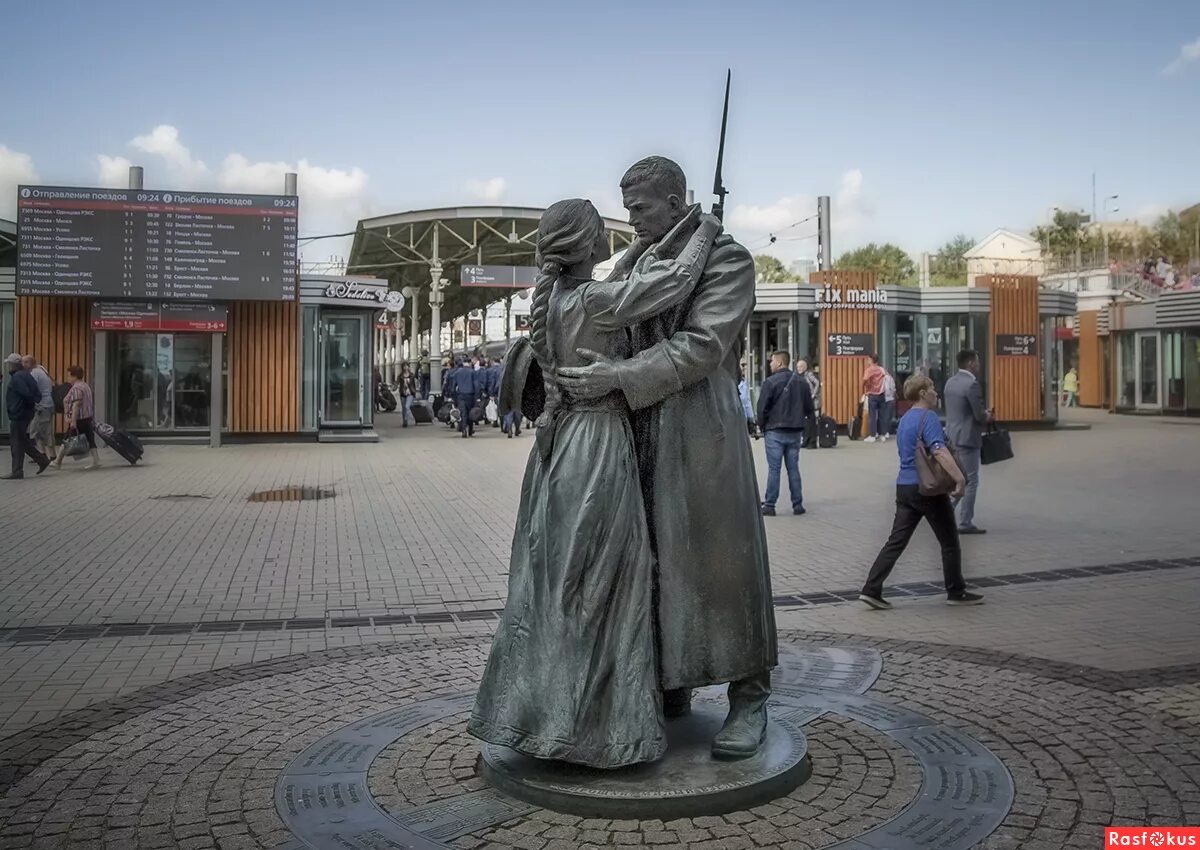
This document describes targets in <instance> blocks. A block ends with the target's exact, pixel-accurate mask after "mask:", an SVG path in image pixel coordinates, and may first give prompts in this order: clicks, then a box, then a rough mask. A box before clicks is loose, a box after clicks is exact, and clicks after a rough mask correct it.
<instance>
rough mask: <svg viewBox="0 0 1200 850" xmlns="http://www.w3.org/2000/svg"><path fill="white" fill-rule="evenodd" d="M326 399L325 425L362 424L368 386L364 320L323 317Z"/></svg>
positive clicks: (344, 316) (332, 314) (351, 317)
mask: <svg viewBox="0 0 1200 850" xmlns="http://www.w3.org/2000/svg"><path fill="white" fill-rule="evenodd" d="M323 321H324V325H325V327H324V332H323V337H324V339H323V344H324V347H325V357H324V361H325V362H324V366H325V381H324V383H325V397H324V407H323V411H324V412H323V415H322V421H323V422H362V420H363V415H362V403H363V396H362V393H363V390H364V385H365V386H369V383H367V378H366V376H365V375H364V372H363V362H362V348H363V317H362V316H360V315H352V314H346V315H342V314H337V313H327V314H325V315H324V317H323Z"/></svg>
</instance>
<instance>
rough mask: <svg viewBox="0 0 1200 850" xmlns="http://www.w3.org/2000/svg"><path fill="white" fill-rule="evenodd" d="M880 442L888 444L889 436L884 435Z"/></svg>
mask: <svg viewBox="0 0 1200 850" xmlns="http://www.w3.org/2000/svg"><path fill="white" fill-rule="evenodd" d="M879 442H881V443H886V442H887V434H884V435H883V436H882V437H880V438H879Z"/></svg>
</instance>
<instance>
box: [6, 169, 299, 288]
mask: <svg viewBox="0 0 1200 850" xmlns="http://www.w3.org/2000/svg"><path fill="white" fill-rule="evenodd" d="M17 207H18V218H17V251H18V253H17V294H18V295H78V296H86V297H93V298H97V297H99V298H130V299H141V300H145V299H154V298H163V299H170V300H172V301H237V300H242V301H294V300H296V274H297V266H296V222H297V213H298V211H299V204H298V199H297V198H296V197H295V196H291V195H227V194H217V193H213V192H160V191H153V190H143V189H77V188H71V187H65V186H19V187H17Z"/></svg>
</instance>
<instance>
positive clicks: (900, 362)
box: [892, 313, 916, 387]
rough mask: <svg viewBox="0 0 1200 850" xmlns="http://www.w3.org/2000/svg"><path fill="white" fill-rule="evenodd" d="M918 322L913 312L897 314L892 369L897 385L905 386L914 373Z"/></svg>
mask: <svg viewBox="0 0 1200 850" xmlns="http://www.w3.org/2000/svg"><path fill="white" fill-rule="evenodd" d="M915 333H916V322H915V321H914V317H913V315H912V314H911V313H897V314H896V332H895V335H894V337H893V339H892V371H893V372H894V373H895V377H896V386H897V387H903V386H904V382H905V381H907V380H908V379H909V378H910V377H911V376H912V373H913V369H914V367H915V364H916V345H915V344H914V343H915V340H914V338H913V335H914V334H915Z"/></svg>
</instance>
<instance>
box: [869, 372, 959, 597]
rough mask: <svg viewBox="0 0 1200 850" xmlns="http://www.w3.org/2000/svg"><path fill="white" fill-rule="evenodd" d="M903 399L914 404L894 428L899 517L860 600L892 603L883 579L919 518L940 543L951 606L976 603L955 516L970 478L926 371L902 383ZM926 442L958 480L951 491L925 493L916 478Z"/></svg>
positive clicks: (897, 512)
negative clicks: (951, 443)
mask: <svg viewBox="0 0 1200 850" xmlns="http://www.w3.org/2000/svg"><path fill="white" fill-rule="evenodd" d="M904 397H905V398H906V399H908V400H909V401H911V402H912V403H913V406H912V408H911V409H910V410H909V411H908V412H907V413H905V414H904V416H903V417H902V418H901V420H900V427H899V428H898V429H897V430H896V449H897V450H898V451H899V453H900V474H899V475H898V476H896V519H895V521H894V522H893V523H892V533H891V536H889V537H888V539H887V543H885V544H883V548H882V549H880V550H879V555H878V556H877V557H876V558H875V563H874V564H873V565H872V567H871V573H870V575H869V576H867V583H866V584H864V585H863V589H862V593H860V594H859V596H858V598H859V599H860V600H861V601H863V602H865V603H867V604H868V605H870V606H871V607H872V608H878V609H881V610H883V609H887V608H891V607H892V603H890V602H887V601H886V600H884V598H883V583H884V582H885V581H886V580H887V577H888V575H890V574H891V572H892V568H893V567H895V566H896V561H897V560H898V559H899V557H900V555H901V554H903V552H904V549H905V547H906V546H908V541H909V540H911V539H912V536H913V532H914V531H916V530H917V526H918V525H920V523H921V519H922V518H925V519H927V520H929V524H930V526H932V527H933V533H934V534H936V535H937V539H938V543H940V544H941V546H942V572H943V574H944V576H945V580H946V602H947V603H949V604H950V605H978V604H980V603H981V602H983V597H982V596H980V595H979V594H978V593H968V592H967V584H966V582H965V581H963V573H962V549H961V548H960V546H959V544H958V523H957V522H955V520H954V507H953V505H952V504H951V501H950V500H951V498H953V497H956V496H959V495H961V494H962V492H963V486H964V485H965V483H966V479H965V478H963V474H962V470H960V469H959V468H958V463H957V462H955V460H954V456H953V455H952V454H950V450H949V449H947V448H946V435H945V434H944V433H942V423H941V421H940V420H939V419H938V415H937V402H938V394H937V390H935V389H934V388H933V381H931V380H929V378H927V377H926V376H925V375H913V376H912V377H911V378H909V379H908V380H907V381H905V382H904ZM918 440H920V441H921V442H923V443H924V444H925V448H926V449H927V450H928V451H929V452H930V453H932V455H933V457H934V459H935V460H936V461H937V462H938V463H940V464H941V465H942V467H943V468H944V469H945V470H946V471H947V472H948V473H950V477H951V478H953V479H954V492H953V493H951V494H950V495H946V494H942V495H939V496H923V495H921V490H920V487H919V486H918V478H917V441H918Z"/></svg>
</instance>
